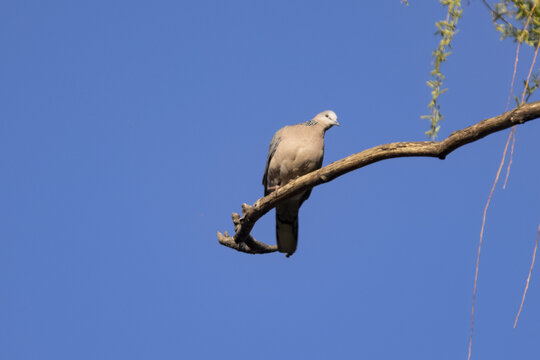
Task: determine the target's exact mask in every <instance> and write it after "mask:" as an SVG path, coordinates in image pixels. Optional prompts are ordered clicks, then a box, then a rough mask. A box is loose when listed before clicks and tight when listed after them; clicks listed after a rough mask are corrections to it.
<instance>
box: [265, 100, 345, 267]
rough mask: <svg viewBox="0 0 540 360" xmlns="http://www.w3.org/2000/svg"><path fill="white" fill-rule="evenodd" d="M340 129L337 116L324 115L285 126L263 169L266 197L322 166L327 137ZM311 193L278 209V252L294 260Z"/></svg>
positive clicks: (276, 138) (273, 143)
mask: <svg viewBox="0 0 540 360" xmlns="http://www.w3.org/2000/svg"><path fill="white" fill-rule="evenodd" d="M334 125H338V126H339V123H338V121H337V115H336V114H335V113H334V112H333V111H331V110H328V111H323V112H322V113H320V114H318V115H317V116H315V117H314V118H313V119H312V120H309V121H306V122H304V123H301V124H297V125H291V126H285V127H284V128H282V129H280V130H279V131H278V132H276V134H275V135H274V137H273V138H272V141H271V142H270V147H269V149H268V159H267V160H266V168H265V169H264V177H263V181H262V183H263V186H264V195H265V196H266V195H268V194H270V193H271V192H272V191H275V190H277V189H278V188H279V187H280V186H284V185H286V184H287V183H288V182H289V181H291V180H294V179H296V178H298V177H300V176H302V175H305V174H307V173H309V172H311V171H314V170H317V169H319V168H320V167H321V166H322V162H323V155H324V134H325V132H326V130H328V129H330V128H331V127H332V126H334ZM310 194H311V189H310V190H308V191H305V192H304V193H302V194H298V195H296V196H294V197H292V198H290V199H288V200H287V201H285V202H284V203H282V204H280V205H278V206H277V207H276V240H277V245H278V250H279V251H280V252H283V253H286V254H287V257H289V256H291V255H292V254H293V253H294V252H295V250H296V245H297V243H298V211H299V209H300V206H301V205H302V203H303V202H304V201H306V200H307V199H308V198H309V195H310Z"/></svg>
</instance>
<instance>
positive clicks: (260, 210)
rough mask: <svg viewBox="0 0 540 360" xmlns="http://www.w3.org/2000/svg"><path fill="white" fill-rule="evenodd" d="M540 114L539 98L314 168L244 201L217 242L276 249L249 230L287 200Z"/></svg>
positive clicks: (254, 250) (442, 151) (444, 150)
mask: <svg viewBox="0 0 540 360" xmlns="http://www.w3.org/2000/svg"><path fill="white" fill-rule="evenodd" d="M539 117H540V101H537V102H534V103H530V104H524V105H522V106H520V107H518V108H515V109H513V110H511V111H508V112H505V113H503V114H501V115H499V116H496V117H493V118H490V119H486V120H483V121H480V122H479V123H477V124H475V125H472V126H469V127H467V128H465V129H462V130H458V131H455V132H453V133H452V134H450V136H448V137H447V138H446V139H444V140H442V141H419V142H396V143H390V144H385V145H379V146H375V147H373V148H371V149H367V150H364V151H362V152H359V153H357V154H353V155H350V156H347V157H346V158H344V159H341V160H338V161H336V162H333V163H331V164H329V165H326V166H325V167H323V168H321V169H319V170H317V171H313V172H311V173H309V174H306V175H304V176H302V177H299V178H298V179H296V180H293V181H291V182H289V183H288V184H287V185H285V186H283V187H280V188H279V189H278V190H276V191H274V192H272V193H271V194H269V195H268V196H265V197H263V198H261V199H259V200H257V202H255V204H253V206H250V205H247V204H243V205H242V213H243V216H242V217H240V215H238V214H236V213H233V223H234V229H235V235H234V236H229V235H228V234H227V232H225V234H222V233H220V232H218V241H219V243H220V244H222V245H225V246H228V247H230V248H233V249H235V250H238V251H241V252H245V253H248V254H265V253H270V252H275V251H277V247H276V246H275V245H267V244H264V243H262V242H259V241H257V240H255V239H254V238H253V237H252V236H251V235H250V232H251V229H253V226H254V225H255V223H256V222H257V220H259V219H260V218H261V217H262V216H263V215H264V214H266V213H267V212H269V211H270V210H272V209H273V208H274V207H276V205H278V204H280V203H282V202H283V201H285V200H286V199H288V198H290V197H292V196H294V195H296V194H299V193H301V192H303V191H305V190H308V189H310V188H313V187H315V186H317V185H320V184H324V183H327V182H329V181H332V180H334V179H335V178H337V177H339V176H341V175H344V174H346V173H348V172H351V171H353V170H356V169H360V168H362V167H364V166H367V165H370V164H373V163H376V162H378V161H381V160H386V159H392V158H398V157H413V156H414V157H416V156H422V157H436V158H439V159H445V158H446V156H447V155H448V154H450V153H451V152H452V151H454V150H455V149H457V148H459V147H461V146H463V145H466V144H469V143H472V142H475V141H477V140H480V139H482V138H483V137H485V136H488V135H490V134H493V133H495V132H498V131H501V130H505V129H508V128H510V127H512V126H514V125H518V124H523V123H525V122H527V121H530V120H534V119H537V118H539Z"/></svg>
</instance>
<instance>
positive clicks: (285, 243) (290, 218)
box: [276, 202, 300, 257]
mask: <svg viewBox="0 0 540 360" xmlns="http://www.w3.org/2000/svg"><path fill="white" fill-rule="evenodd" d="M299 208H300V207H299V206H298V203H297V202H296V203H285V204H282V205H278V206H277V207H276V239H277V245H278V250H279V252H282V253H286V254H287V257H289V256H291V255H292V254H293V253H294V252H295V251H296V245H297V244H298V210H299Z"/></svg>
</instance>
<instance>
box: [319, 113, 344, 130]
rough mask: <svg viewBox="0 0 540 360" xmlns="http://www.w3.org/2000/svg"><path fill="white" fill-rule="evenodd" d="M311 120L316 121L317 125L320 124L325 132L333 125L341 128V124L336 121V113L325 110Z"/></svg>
mask: <svg viewBox="0 0 540 360" xmlns="http://www.w3.org/2000/svg"><path fill="white" fill-rule="evenodd" d="M313 120H316V121H317V122H318V123H319V124H321V125H322V126H323V127H324V129H325V130H328V129H330V128H331V127H332V126H334V125H336V126H341V124H340V123H338V121H337V115H336V113H335V112H333V111H332V110H326V111H323V112H322V113H320V114H317V116H315V118H314V119H313Z"/></svg>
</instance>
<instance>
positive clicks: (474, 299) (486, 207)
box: [467, 132, 512, 360]
mask: <svg viewBox="0 0 540 360" xmlns="http://www.w3.org/2000/svg"><path fill="white" fill-rule="evenodd" d="M511 137H512V133H511V132H510V135H509V136H508V140H507V141H506V146H505V147H504V151H503V155H502V159H501V163H500V164H499V169H498V170H497V175H496V176H495V181H494V182H493V186H492V187H491V191H490V192H489V196H488V199H487V202H486V206H485V207H484V214H483V215H482V227H481V229H480V241H479V242H478V252H477V254H476V267H475V271H474V287H473V295H472V310H471V334H470V337H469V353H468V355H467V360H468V359H470V358H471V350H472V340H473V333H474V305H475V302H476V287H477V284H478V270H479V269H480V252H481V251H482V240H483V239H484V229H485V227H486V215H487V211H488V208H489V204H490V203H491V197H492V196H493V192H494V191H495V187H496V186H497V182H499V176H500V175H501V170H502V167H503V165H504V159H505V158H506V151H507V150H508V142H509V141H510V138H511Z"/></svg>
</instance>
